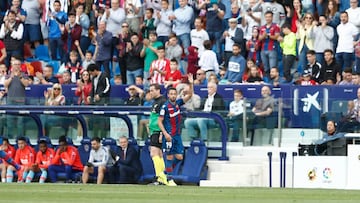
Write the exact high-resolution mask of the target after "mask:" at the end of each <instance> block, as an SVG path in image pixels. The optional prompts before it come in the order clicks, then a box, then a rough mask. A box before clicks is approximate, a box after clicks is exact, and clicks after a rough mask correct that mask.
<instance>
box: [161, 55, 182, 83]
mask: <svg viewBox="0 0 360 203" xmlns="http://www.w3.org/2000/svg"><path fill="white" fill-rule="evenodd" d="M178 65H179V64H178V62H177V60H176V59H171V60H170V71H169V72H166V75H165V80H164V85H165V88H168V87H174V88H176V86H177V85H178V84H180V83H181V72H180V71H179V69H178Z"/></svg>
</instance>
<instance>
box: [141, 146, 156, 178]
mask: <svg viewBox="0 0 360 203" xmlns="http://www.w3.org/2000/svg"><path fill="white" fill-rule="evenodd" d="M140 162H141V166H142V170H143V172H142V175H141V177H140V179H139V182H141V183H149V182H152V181H153V180H154V177H155V169H154V164H153V161H152V159H151V156H150V140H149V139H147V140H146V141H145V145H144V146H143V147H142V149H141V151H140Z"/></svg>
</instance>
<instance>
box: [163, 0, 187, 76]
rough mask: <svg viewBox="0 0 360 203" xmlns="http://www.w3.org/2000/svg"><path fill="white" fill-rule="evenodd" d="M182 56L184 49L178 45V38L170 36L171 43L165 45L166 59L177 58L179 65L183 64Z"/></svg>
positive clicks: (173, 35)
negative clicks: (181, 61)
mask: <svg viewBox="0 0 360 203" xmlns="http://www.w3.org/2000/svg"><path fill="white" fill-rule="evenodd" d="M184 1H185V0H184ZM182 54H183V48H182V47H181V46H180V45H179V43H178V37H177V36H176V35H175V34H174V33H171V34H170V35H169V41H168V42H166V44H165V57H166V58H167V59H173V58H175V59H176V60H177V61H178V63H179V64H181V63H180V60H181V56H182ZM180 70H181V67H180Z"/></svg>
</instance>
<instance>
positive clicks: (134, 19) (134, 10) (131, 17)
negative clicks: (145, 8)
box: [115, 0, 142, 33]
mask: <svg viewBox="0 0 360 203" xmlns="http://www.w3.org/2000/svg"><path fill="white" fill-rule="evenodd" d="M115 1H116V0H115ZM117 1H118V0H117ZM124 4H125V5H124V8H125V14H126V22H127V23H128V24H129V25H130V31H131V32H136V33H140V19H139V17H140V14H141V7H142V5H141V1H140V0H125V1H124Z"/></svg>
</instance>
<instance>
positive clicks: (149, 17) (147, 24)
mask: <svg viewBox="0 0 360 203" xmlns="http://www.w3.org/2000/svg"><path fill="white" fill-rule="evenodd" d="M153 16H154V9H153V8H147V9H146V10H145V18H144V22H143V23H142V24H141V25H140V29H141V33H142V37H143V38H144V39H148V38H149V33H150V32H155V30H156V27H155V24H154V22H155V18H153Z"/></svg>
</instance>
